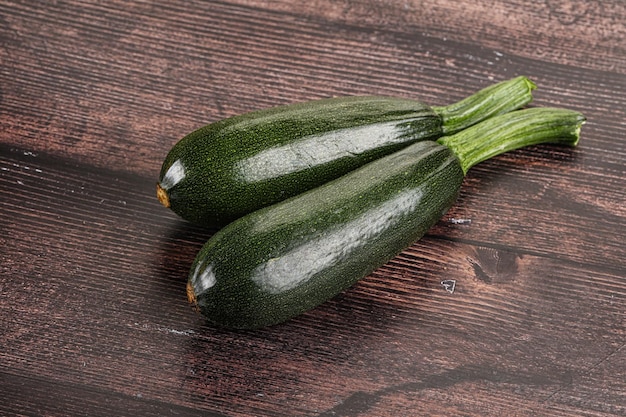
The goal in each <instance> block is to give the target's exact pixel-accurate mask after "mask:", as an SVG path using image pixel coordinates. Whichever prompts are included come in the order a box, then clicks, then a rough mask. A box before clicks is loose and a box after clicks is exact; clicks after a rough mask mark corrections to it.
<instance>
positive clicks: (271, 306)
mask: <svg viewBox="0 0 626 417" xmlns="http://www.w3.org/2000/svg"><path fill="white" fill-rule="evenodd" d="M583 122H584V118H583V116H582V115H581V114H580V113H577V112H573V111H568V110H561V109H549V108H532V109H527V110H520V111H516V112H512V113H508V114H505V115H501V116H497V117H494V118H491V119H489V120H486V121H484V122H481V123H480V124H477V125H475V126H473V127H470V128H468V129H466V130H464V131H462V132H460V133H458V134H455V135H451V136H447V137H445V138H442V139H440V141H439V142H434V141H423V142H418V143H415V144H413V145H410V146H408V147H406V148H404V149H402V150H399V151H397V152H395V153H393V154H391V155H388V156H385V157H383V158H380V159H378V160H376V161H373V162H371V163H369V164H366V165H364V166H362V167H360V168H358V169H356V170H354V171H352V172H350V173H348V174H346V175H344V176H342V177H340V178H338V179H335V180H333V181H330V182H328V183H326V184H323V185H321V186H319V187H317V188H315V189H312V190H309V191H307V192H304V193H301V194H299V195H297V196H295V197H293V198H291V199H288V200H285V201H283V202H280V203H277V204H275V205H272V206H269V207H265V208H262V209H260V210H258V211H255V212H252V213H250V214H248V215H246V216H243V217H241V218H239V219H237V220H235V221H233V222H232V223H230V224H229V225H227V226H226V227H224V228H222V229H221V230H219V231H217V233H215V234H214V235H213V236H212V237H211V238H210V239H209V240H208V241H207V242H206V244H205V245H204V246H203V247H202V249H201V250H200V252H199V253H198V255H197V257H196V259H195V261H194V263H193V265H192V267H191V271H190V275H189V280H188V283H187V295H188V298H189V301H190V302H192V303H194V304H195V305H196V306H197V308H198V309H199V310H200V311H201V312H202V314H203V315H204V316H205V317H206V318H207V319H208V320H209V321H210V322H212V323H215V324H218V325H221V326H225V327H232V328H259V327H263V326H268V325H273V324H277V323H280V322H283V321H285V320H288V319H290V318H292V317H295V316H297V315H298V314H300V313H302V312H304V311H307V310H309V309H311V308H313V307H315V306H317V305H319V304H321V303H323V302H325V301H326V300H329V299H330V298H332V297H334V296H335V295H337V294H338V293H340V292H341V291H343V290H345V289H347V288H348V287H350V286H352V285H353V284H354V283H356V282H357V281H358V280H360V279H361V278H363V277H365V276H366V275H368V274H369V273H371V272H372V271H373V270H374V269H376V268H378V267H380V266H381V265H383V264H384V263H386V262H388V261H389V260H390V259H392V258H393V257H394V256H395V255H396V254H398V253H399V252H401V251H402V250H403V249H405V248H406V247H408V246H409V245H411V244H412V243H413V242H415V241H416V240H417V239H419V238H420V237H421V236H423V235H424V234H425V233H426V232H427V231H428V229H429V228H430V227H432V226H433V225H434V224H435V223H436V222H437V221H438V220H439V219H440V218H441V216H443V215H444V213H446V211H447V210H448V209H449V208H450V207H451V206H452V205H453V203H454V202H455V199H456V197H457V195H458V192H459V189H460V187H461V183H462V182H463V178H464V176H465V174H466V172H467V170H468V169H469V168H471V167H472V166H473V165H475V164H477V163H479V162H480V161H483V160H485V159H488V158H490V157H493V156H495V155H498V154H500V153H502V152H504V151H507V150H511V149H516V148H519V147H522V146H526V145H531V144H539V143H561V144H568V145H576V144H577V142H578V138H579V133H580V127H581V125H582V123H583Z"/></svg>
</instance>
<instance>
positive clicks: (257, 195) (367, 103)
mask: <svg viewBox="0 0 626 417" xmlns="http://www.w3.org/2000/svg"><path fill="white" fill-rule="evenodd" d="M441 135H442V121H441V117H440V116H439V115H438V114H436V113H435V112H434V111H433V110H432V109H431V108H430V107H429V106H427V105H425V104H422V103H420V102H417V101H414V100H405V99H398V98H387V97H349V98H345V97H343V98H333V99H326V100H318V101H313V102H307V103H301V104H295V105H289V106H282V107H276V108H272V109H267V110H261V111H256V112H252V113H248V114H244V115H241V116H236V117H232V118H229V119H225V120H222V121H219V122H217V123H213V124H210V125H207V126H205V127H203V128H201V129H199V130H197V131H195V132H192V133H191V134H189V135H188V136H186V137H184V138H183V139H181V140H180V142H178V143H177V144H176V145H175V146H174V147H173V148H172V150H171V151H170V153H169V154H168V155H167V157H166V159H165V161H164V163H163V167H162V169H161V175H160V179H159V181H160V185H161V186H162V187H163V188H165V189H166V192H167V194H168V197H169V202H170V208H171V209H172V210H173V211H174V212H175V213H177V214H178V215H180V216H181V217H183V218H184V219H186V220H188V221H191V222H193V223H197V224H201V225H205V226H221V225H224V224H227V223H229V222H230V221H232V220H233V219H235V218H238V217H241V216H242V215H244V214H246V213H249V212H252V211H254V210H256V209H259V208H261V207H264V206H267V205H270V204H273V203H275V202H278V201H282V200H284V199H286V198H288V197H290V196H293V195H297V194H300V193H301V192H303V191H305V190H308V189H311V188H314V187H317V186H319V185H320V184H323V183H325V182H328V181H330V180H332V179H334V178H337V177H339V176H341V175H344V174H345V173H347V172H350V171H352V170H354V169H355V168H357V167H359V166H362V165H363V164H365V163H367V162H370V161H372V160H374V159H377V158H379V157H381V156H383V155H387V154H390V153H392V152H394V151H396V150H398V149H400V148H402V147H405V146H407V145H408V144H410V143H413V142H416V141H420V140H426V139H437V138H438V137H440V136H441ZM176 161H179V164H182V166H183V167H184V178H183V179H182V180H180V181H179V182H178V183H177V184H176V185H173V186H168V184H167V181H164V176H165V175H166V173H167V172H168V169H170V167H171V166H172V164H174V163H175V162H176Z"/></svg>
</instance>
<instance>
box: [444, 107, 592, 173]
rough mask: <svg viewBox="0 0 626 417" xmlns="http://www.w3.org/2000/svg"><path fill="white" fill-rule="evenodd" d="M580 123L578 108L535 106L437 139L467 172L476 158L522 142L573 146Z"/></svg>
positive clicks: (485, 157)
mask: <svg viewBox="0 0 626 417" xmlns="http://www.w3.org/2000/svg"><path fill="white" fill-rule="evenodd" d="M584 123H585V117H584V116H583V115H582V114H581V113H579V112H576V111H572V110H566V109H557V108H549V107H536V108H530V109H525V110H518V111H514V112H510V113H507V114H503V115H500V116H496V117H493V118H490V119H487V120H485V121H483V122H481V123H478V124H477V125H475V126H472V127H470V128H467V129H465V130H463V131H461V132H459V133H456V134H454V135H450V136H444V137H442V138H440V139H439V140H438V141H437V142H438V143H440V144H441V145H444V146H447V147H449V148H450V149H452V151H453V152H454V153H455V154H456V156H457V157H458V158H459V160H460V161H461V167H462V168H463V172H464V173H466V174H467V171H468V170H469V169H470V168H471V167H473V166H474V165H476V164H478V163H479V162H482V161H485V160H487V159H489V158H493V157H494V156H497V155H500V154H502V153H504V152H508V151H512V150H515V149H519V148H522V147H524V146H530V145H538V144H542V143H556V144H562V145H569V146H576V145H577V144H578V139H579V138H580V129H581V127H582V125H583V124H584Z"/></svg>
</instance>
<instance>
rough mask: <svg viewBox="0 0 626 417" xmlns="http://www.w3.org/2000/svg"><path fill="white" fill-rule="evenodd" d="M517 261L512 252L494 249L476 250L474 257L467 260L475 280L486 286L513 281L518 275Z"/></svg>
mask: <svg viewBox="0 0 626 417" xmlns="http://www.w3.org/2000/svg"><path fill="white" fill-rule="evenodd" d="M519 259H520V258H519V256H518V255H517V254H516V253H514V252H509V251H506V250H499V249H494V248H476V253H475V256H473V257H469V258H468V260H469V262H470V263H471V264H472V267H473V268H474V273H475V274H476V278H478V279H479V280H481V281H483V282H485V283H487V284H496V283H503V282H509V281H513V280H514V279H515V277H516V276H517V273H518V267H519V263H518V261H519Z"/></svg>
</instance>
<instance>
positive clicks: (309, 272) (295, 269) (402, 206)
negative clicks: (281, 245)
mask: <svg viewBox="0 0 626 417" xmlns="http://www.w3.org/2000/svg"><path fill="white" fill-rule="evenodd" d="M422 196H423V192H422V191H421V190H415V189H413V190H408V191H404V192H401V193H399V194H398V196H397V197H395V198H394V199H392V200H389V201H386V202H385V203H383V204H381V205H379V206H378V207H376V208H374V209H372V210H369V211H367V212H366V213H363V215H361V216H360V217H358V218H356V219H354V220H352V221H351V222H349V223H347V224H345V225H343V226H341V227H340V228H338V229H337V230H335V231H332V232H330V233H324V234H323V235H321V236H319V237H318V238H316V239H310V240H306V241H305V242H304V243H302V244H301V245H299V246H296V247H295V248H293V249H292V250H290V251H289V252H287V253H285V254H284V255H282V256H280V257H277V258H272V259H270V260H268V261H267V262H265V263H263V264H261V265H259V266H258V267H257V268H256V269H255V271H254V274H253V278H252V279H253V280H254V282H256V283H257V284H258V285H259V286H260V287H261V288H263V289H264V290H265V291H268V292H270V293H272V294H278V293H281V292H283V291H288V290H290V289H293V288H295V287H297V286H298V285H300V284H301V283H302V282H304V281H307V280H309V279H311V278H312V277H313V276H314V275H315V274H317V273H319V272H321V271H323V270H324V269H326V268H328V267H329V266H331V265H335V264H337V263H338V262H339V261H340V260H341V259H347V258H351V257H353V256H354V252H355V251H356V250H358V249H359V248H361V247H363V246H365V245H367V244H368V242H369V241H371V239H372V238H373V237H375V236H376V235H378V234H379V233H380V232H382V231H383V230H385V229H387V228H389V227H393V226H394V225H397V224H400V223H401V222H403V221H404V218H405V216H406V215H407V214H409V213H411V212H412V211H414V210H415V208H416V207H417V206H418V204H419V203H420V200H421V199H422Z"/></svg>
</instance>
